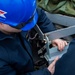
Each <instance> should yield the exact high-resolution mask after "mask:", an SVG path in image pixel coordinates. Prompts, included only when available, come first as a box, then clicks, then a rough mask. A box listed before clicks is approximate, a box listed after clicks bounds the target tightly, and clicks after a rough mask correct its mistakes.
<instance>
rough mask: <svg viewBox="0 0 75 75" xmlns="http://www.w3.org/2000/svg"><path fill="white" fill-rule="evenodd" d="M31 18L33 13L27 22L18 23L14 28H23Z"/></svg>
mask: <svg viewBox="0 0 75 75" xmlns="http://www.w3.org/2000/svg"><path fill="white" fill-rule="evenodd" d="M33 18H34V15H33V16H32V17H31V18H30V19H29V20H28V21H27V22H23V23H20V24H18V25H17V26H16V27H15V28H16V29H21V28H23V27H24V26H25V25H26V24H28V23H30V22H31V21H32V20H33Z"/></svg>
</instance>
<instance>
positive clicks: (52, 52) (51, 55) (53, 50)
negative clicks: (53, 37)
mask: <svg viewBox="0 0 75 75" xmlns="http://www.w3.org/2000/svg"><path fill="white" fill-rule="evenodd" d="M68 47H69V44H68V45H67V46H66V47H65V48H64V50H63V51H61V52H60V51H59V50H58V49H57V47H53V48H50V49H49V54H47V53H46V54H45V58H46V60H47V61H48V62H49V64H50V63H51V62H52V61H53V60H54V59H55V57H57V56H58V57H59V58H61V57H62V56H63V55H64V54H65V53H66V52H67V49H68Z"/></svg>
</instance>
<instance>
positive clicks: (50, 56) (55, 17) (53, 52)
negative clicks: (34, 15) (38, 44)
mask: <svg viewBox="0 0 75 75" xmlns="http://www.w3.org/2000/svg"><path fill="white" fill-rule="evenodd" d="M46 14H47V16H48V17H49V18H50V20H51V21H52V22H53V23H56V24H60V25H62V26H67V28H62V29H58V30H55V31H51V32H48V33H45V34H44V33H43V32H42V31H41V30H40V28H39V27H38V25H36V26H35V29H36V31H37V32H38V34H39V35H40V38H41V40H43V41H45V43H46V44H45V45H46V50H47V52H46V53H45V55H44V57H45V58H46V60H47V61H48V62H49V64H50V63H51V62H52V61H53V60H54V58H55V57H56V56H59V57H62V55H63V54H64V53H66V52H67V48H68V47H69V44H68V45H67V46H66V47H65V48H64V50H63V51H62V52H60V51H58V49H57V47H53V48H49V45H50V44H51V40H54V39H57V38H62V37H66V36H69V35H73V34H75V18H73V17H68V16H64V15H60V14H50V13H47V12H46ZM60 20H61V21H60Z"/></svg>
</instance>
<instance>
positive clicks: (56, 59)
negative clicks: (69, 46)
mask: <svg viewBox="0 0 75 75" xmlns="http://www.w3.org/2000/svg"><path fill="white" fill-rule="evenodd" d="M58 59H59V57H58V56H57V57H56V58H55V59H54V61H53V62H52V63H51V66H52V67H54V66H55V64H56V62H57V61H58Z"/></svg>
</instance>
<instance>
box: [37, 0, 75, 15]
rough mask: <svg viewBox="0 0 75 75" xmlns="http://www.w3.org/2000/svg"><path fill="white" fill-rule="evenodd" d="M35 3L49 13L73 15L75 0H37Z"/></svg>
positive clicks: (74, 13) (74, 12)
mask: <svg viewBox="0 0 75 75" xmlns="http://www.w3.org/2000/svg"><path fill="white" fill-rule="evenodd" d="M37 4H38V6H39V7H41V8H43V9H44V10H46V11H48V12H50V13H60V14H65V15H70V16H75V0H37Z"/></svg>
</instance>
